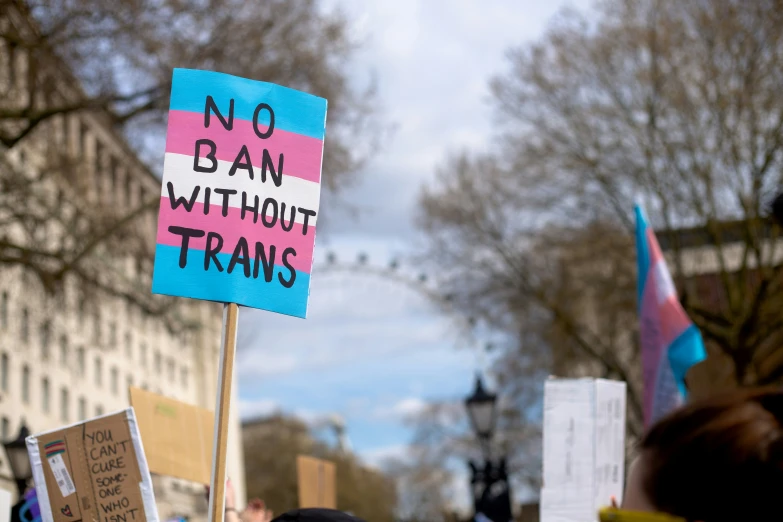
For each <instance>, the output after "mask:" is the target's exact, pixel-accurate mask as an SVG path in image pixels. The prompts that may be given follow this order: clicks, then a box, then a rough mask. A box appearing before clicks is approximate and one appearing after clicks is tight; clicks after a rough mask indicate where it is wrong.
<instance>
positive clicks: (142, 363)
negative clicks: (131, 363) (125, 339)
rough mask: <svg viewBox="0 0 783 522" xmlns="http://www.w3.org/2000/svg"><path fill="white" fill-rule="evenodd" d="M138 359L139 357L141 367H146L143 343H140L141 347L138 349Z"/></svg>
mask: <svg viewBox="0 0 783 522" xmlns="http://www.w3.org/2000/svg"><path fill="white" fill-rule="evenodd" d="M139 359H141V365H142V366H143V367H145V368H146V367H147V345H146V344H144V343H141V348H140V350H139Z"/></svg>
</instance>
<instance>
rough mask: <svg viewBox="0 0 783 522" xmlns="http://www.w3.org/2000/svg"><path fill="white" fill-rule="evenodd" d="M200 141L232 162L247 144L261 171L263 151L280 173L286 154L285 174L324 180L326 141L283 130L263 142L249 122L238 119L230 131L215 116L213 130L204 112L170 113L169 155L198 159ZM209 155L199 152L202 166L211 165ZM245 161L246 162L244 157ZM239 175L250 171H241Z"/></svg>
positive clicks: (211, 122)
mask: <svg viewBox="0 0 783 522" xmlns="http://www.w3.org/2000/svg"><path fill="white" fill-rule="evenodd" d="M259 130H260V131H261V132H264V131H265V130H266V127H263V126H261V125H259ZM200 139H208V140H211V141H213V142H214V143H215V149H216V150H215V157H217V159H219V160H223V161H230V162H233V161H234V160H235V159H236V158H237V155H238V154H239V151H240V150H241V149H242V145H246V146H247V151H248V153H249V155H250V161H251V163H252V164H253V166H255V167H258V168H260V167H261V162H262V158H263V151H264V149H267V150H268V151H269V154H270V156H271V157H272V164H273V165H274V168H275V171H277V168H278V163H279V158H280V154H281V153H282V154H283V157H284V161H283V174H284V175H286V176H294V177H297V178H302V179H305V180H307V181H314V182H316V183H320V181H321V157H322V153H323V145H324V142H323V141H321V140H319V139H316V138H311V137H309V136H303V135H301V134H294V133H292V132H287V131H284V130H280V129H275V130H274V132H273V133H272V136H270V137H269V138H267V139H261V138H259V137H258V136H256V134H255V131H254V130H253V123H252V122H249V121H246V120H237V119H236V118H235V119H234V127H233V129H232V130H230V131H229V130H226V129H225V128H224V127H223V125H222V124H221V123H220V120H219V119H218V118H217V117H215V116H214V115H213V116H212V118H211V119H210V123H209V128H204V114H203V113H197V112H185V111H169V124H168V132H167V138H166V152H173V153H175V154H184V155H186V156H195V155H196V141H197V140H200ZM209 152H210V148H209V146H207V145H202V146H201V150H200V153H199V156H200V157H201V158H202V159H201V161H200V164H201V165H203V166H209V165H210V164H211V162H210V161H209V159H207V158H206V155H207V154H208V153H209ZM241 160H244V161H246V160H245V158H244V155H243V157H242V158H241ZM238 172H247V171H246V170H239V171H238Z"/></svg>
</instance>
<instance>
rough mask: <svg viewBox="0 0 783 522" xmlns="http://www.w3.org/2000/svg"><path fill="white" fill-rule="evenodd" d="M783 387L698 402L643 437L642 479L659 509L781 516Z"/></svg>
mask: <svg viewBox="0 0 783 522" xmlns="http://www.w3.org/2000/svg"><path fill="white" fill-rule="evenodd" d="M781 421H783V390H781V389H777V388H776V389H745V390H738V391H734V392H731V393H728V394H725V395H720V396H715V397H712V398H709V399H706V400H701V401H696V402H693V403H691V404H689V405H687V406H685V407H683V408H681V409H679V410H677V411H675V412H674V413H672V414H670V415H669V416H667V417H664V418H663V419H661V420H660V421H659V422H658V423H656V424H655V425H654V426H653V427H652V428H651V429H650V431H649V432H648V433H647V435H646V436H645V437H644V439H643V440H642V444H641V447H642V450H643V461H644V466H643V472H644V475H643V477H642V484H643V488H644V490H645V493H646V494H647V496H648V497H649V499H650V501H651V502H652V504H653V505H654V506H655V508H656V509H658V510H660V511H663V512H666V513H669V514H672V515H676V516H680V517H684V518H686V519H687V520H699V521H703V522H724V521H725V522H739V521H744V520H747V521H756V520H783V425H781Z"/></svg>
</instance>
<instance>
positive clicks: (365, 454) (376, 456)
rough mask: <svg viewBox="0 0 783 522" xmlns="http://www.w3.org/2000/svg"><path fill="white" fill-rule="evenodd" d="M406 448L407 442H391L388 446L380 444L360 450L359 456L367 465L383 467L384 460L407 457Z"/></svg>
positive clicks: (377, 467)
mask: <svg viewBox="0 0 783 522" xmlns="http://www.w3.org/2000/svg"><path fill="white" fill-rule="evenodd" d="M408 448H409V447H408V445H407V444H392V445H390V446H380V447H377V448H371V449H367V450H364V451H361V452H360V453H359V456H360V457H361V458H362V461H363V462H364V463H365V464H366V465H367V466H370V467H373V468H376V469H381V468H383V464H384V462H386V461H388V460H390V459H395V460H396V459H402V460H404V459H405V458H407V456H408Z"/></svg>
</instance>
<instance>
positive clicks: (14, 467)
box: [3, 421, 33, 497]
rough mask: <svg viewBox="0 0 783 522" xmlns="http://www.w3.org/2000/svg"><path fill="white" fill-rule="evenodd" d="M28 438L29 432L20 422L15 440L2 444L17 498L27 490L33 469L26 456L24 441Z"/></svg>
mask: <svg viewBox="0 0 783 522" xmlns="http://www.w3.org/2000/svg"><path fill="white" fill-rule="evenodd" d="M29 436H30V430H29V429H28V428H27V425H26V424H25V423H24V421H22V427H21V428H19V435H17V437H16V439H14V440H11V441H8V442H3V446H4V447H5V454H6V455H7V456H8V464H9V465H10V466H11V474H13V476H14V480H16V487H17V488H18V489H19V496H20V497H22V496H24V492H25V490H26V489H27V482H28V481H29V480H30V479H31V478H32V476H33V469H32V467H31V466H30V458H29V457H28V456H27V443H26V442H25V439H26V438H27V437H29Z"/></svg>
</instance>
